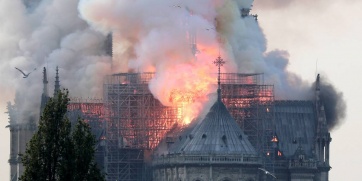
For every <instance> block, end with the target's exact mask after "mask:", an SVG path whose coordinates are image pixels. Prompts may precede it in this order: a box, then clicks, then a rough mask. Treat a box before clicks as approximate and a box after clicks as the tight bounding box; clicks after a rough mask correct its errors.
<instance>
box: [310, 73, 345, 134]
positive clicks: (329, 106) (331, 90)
mask: <svg viewBox="0 0 362 181" xmlns="http://www.w3.org/2000/svg"><path fill="white" fill-rule="evenodd" d="M313 87H314V88H315V83H314V85H313ZM320 99H321V101H322V103H323V104H324V110H325V113H326V118H327V124H328V129H329V130H333V129H335V128H336V127H338V126H340V125H341V124H342V123H343V122H344V118H345V116H346V108H347V106H346V101H345V100H344V97H343V93H342V92H339V91H338V90H337V89H336V88H335V87H334V86H333V85H332V84H331V83H329V82H328V80H326V78H325V77H321V81H320Z"/></svg>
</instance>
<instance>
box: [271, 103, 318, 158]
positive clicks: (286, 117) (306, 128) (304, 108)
mask: <svg viewBox="0 0 362 181" xmlns="http://www.w3.org/2000/svg"><path fill="white" fill-rule="evenodd" d="M316 120H317V118H316V113H315V109H314V103H313V102H312V101H275V128H276V134H277V136H278V138H279V149H280V150H281V151H282V152H283V154H284V156H286V157H292V156H293V155H294V153H295V151H296V150H297V149H298V147H299V146H302V147H303V149H304V151H305V153H306V154H307V155H308V156H313V152H312V149H313V145H314V138H315V134H316V124H317V123H316Z"/></svg>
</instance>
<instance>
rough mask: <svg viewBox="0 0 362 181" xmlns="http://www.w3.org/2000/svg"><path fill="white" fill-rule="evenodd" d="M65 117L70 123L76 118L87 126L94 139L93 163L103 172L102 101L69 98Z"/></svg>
mask: <svg viewBox="0 0 362 181" xmlns="http://www.w3.org/2000/svg"><path fill="white" fill-rule="evenodd" d="M67 115H68V117H69V119H70V120H71V122H72V123H75V122H76V121H77V120H78V118H81V119H83V120H84V121H85V122H87V123H88V124H89V126H90V127H91V131H92V133H93V135H94V136H95V138H96V150H95V153H94V154H95V155H94V157H95V161H96V163H97V166H98V167H99V168H100V169H101V171H102V172H105V170H104V157H105V148H104V147H105V143H104V142H105V141H104V140H105V121H104V103H103V100H101V99H83V98H71V99H70V102H69V104H68V113H67Z"/></svg>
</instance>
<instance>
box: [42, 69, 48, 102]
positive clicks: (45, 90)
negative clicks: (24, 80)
mask: <svg viewBox="0 0 362 181" xmlns="http://www.w3.org/2000/svg"><path fill="white" fill-rule="evenodd" d="M43 95H44V96H46V97H49V94H48V78H47V69H46V68H45V67H44V68H43Z"/></svg>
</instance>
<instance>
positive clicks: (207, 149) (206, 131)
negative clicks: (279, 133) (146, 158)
mask: <svg viewBox="0 0 362 181" xmlns="http://www.w3.org/2000/svg"><path fill="white" fill-rule="evenodd" d="M178 141H179V142H178V143H175V145H174V147H173V148H171V150H170V152H172V153H184V154H221V155H226V154H252V155H257V153H256V151H255V149H254V147H253V146H252V145H251V143H250V142H249V140H248V138H247V136H246V135H245V134H244V133H243V131H242V130H241V129H240V127H239V126H238V125H237V123H236V122H235V120H234V119H233V118H232V117H231V115H230V113H229V112H228V110H227V108H226V107H225V105H224V104H223V103H222V101H221V100H217V101H216V102H215V103H214V105H213V106H212V107H211V108H210V111H209V112H208V114H207V115H206V116H205V118H204V119H203V120H201V121H200V122H199V123H198V124H197V125H196V126H195V127H194V128H193V129H192V131H191V132H189V133H188V134H186V135H185V134H184V135H183V136H180V137H179V139H178Z"/></svg>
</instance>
